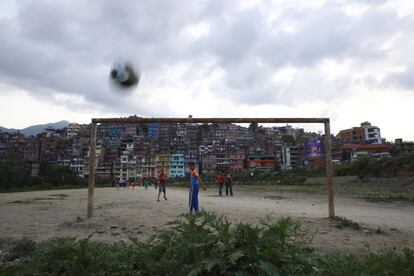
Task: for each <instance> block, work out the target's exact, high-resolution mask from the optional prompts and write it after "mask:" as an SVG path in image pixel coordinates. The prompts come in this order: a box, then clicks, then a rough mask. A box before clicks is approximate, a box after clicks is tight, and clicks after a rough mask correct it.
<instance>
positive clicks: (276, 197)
mask: <svg viewBox="0 0 414 276" xmlns="http://www.w3.org/2000/svg"><path fill="white" fill-rule="evenodd" d="M264 198H265V199H272V200H282V199H286V198H285V197H283V196H277V195H272V196H265V197H264Z"/></svg>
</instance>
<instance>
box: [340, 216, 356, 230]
mask: <svg viewBox="0 0 414 276" xmlns="http://www.w3.org/2000/svg"><path fill="white" fill-rule="evenodd" d="M333 220H334V221H335V222H336V225H335V227H336V228H339V229H343V228H351V229H354V230H360V229H361V226H360V225H359V224H358V223H357V222H355V221H353V220H351V219H348V218H345V217H335V218H333Z"/></svg>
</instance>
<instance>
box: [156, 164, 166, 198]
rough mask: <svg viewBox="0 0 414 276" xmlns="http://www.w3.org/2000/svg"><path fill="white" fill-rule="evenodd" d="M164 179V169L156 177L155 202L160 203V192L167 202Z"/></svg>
mask: <svg viewBox="0 0 414 276" xmlns="http://www.w3.org/2000/svg"><path fill="white" fill-rule="evenodd" d="M166 179H167V175H166V174H165V172H164V169H162V170H161V172H160V175H159V177H158V184H159V190H158V200H157V201H160V195H161V192H163V193H164V199H165V200H167V196H166V190H165V182H166Z"/></svg>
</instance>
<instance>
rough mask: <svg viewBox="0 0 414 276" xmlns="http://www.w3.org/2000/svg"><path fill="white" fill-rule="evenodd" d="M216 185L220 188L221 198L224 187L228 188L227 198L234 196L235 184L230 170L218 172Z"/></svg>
mask: <svg viewBox="0 0 414 276" xmlns="http://www.w3.org/2000/svg"><path fill="white" fill-rule="evenodd" d="M216 184H217V185H218V187H219V196H222V191H223V186H226V196H228V195H229V192H230V196H233V182H232V180H231V172H230V170H225V171H224V170H218V171H217V175H216Z"/></svg>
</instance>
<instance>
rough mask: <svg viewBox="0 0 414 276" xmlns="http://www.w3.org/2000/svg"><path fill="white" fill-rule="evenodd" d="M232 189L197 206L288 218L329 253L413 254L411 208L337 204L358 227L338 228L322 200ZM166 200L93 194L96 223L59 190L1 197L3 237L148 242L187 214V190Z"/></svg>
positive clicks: (171, 192) (81, 195) (76, 193)
mask: <svg viewBox="0 0 414 276" xmlns="http://www.w3.org/2000/svg"><path fill="white" fill-rule="evenodd" d="M252 189H253V188H246V187H238V186H236V187H235V188H234V190H235V191H234V193H235V196H234V197H226V196H223V197H218V196H217V191H216V190H215V189H209V190H208V191H207V192H201V193H200V206H201V207H202V208H203V209H205V210H207V211H214V212H217V213H219V214H222V215H225V216H226V217H228V218H229V219H233V220H241V221H245V222H252V223H257V222H258V221H259V219H260V218H263V217H264V216H265V215H266V214H272V217H274V219H277V218H278V217H281V216H292V217H294V218H297V219H298V220H300V221H301V222H303V226H304V228H306V229H308V230H309V233H310V235H311V236H312V235H314V238H313V242H312V245H313V246H314V247H316V248H318V249H322V250H325V251H328V252H333V251H343V252H353V253H366V252H369V251H374V252H375V251H378V250H381V249H384V248H397V249H400V248H402V247H404V246H407V247H410V248H414V205H413V204H408V203H370V202H367V201H363V200H359V199H352V198H344V197H336V214H337V216H341V217H346V218H348V219H351V220H353V221H355V222H357V223H359V225H360V226H361V229H359V230H356V229H352V228H350V227H345V228H342V229H339V228H337V227H336V226H338V224H339V222H336V221H332V220H329V219H327V218H326V217H327V202H326V198H325V196H321V195H310V194H298V193H294V194H293V193H286V192H284V193H283V194H281V193H280V192H275V191H272V189H271V188H268V189H262V190H260V189H256V190H252ZM167 193H168V200H167V201H164V200H162V201H161V202H157V201H156V191H155V190H154V187H150V189H149V190H148V191H145V190H144V189H143V188H142V187H137V188H136V190H135V191H132V190H130V189H123V188H120V189H119V191H117V190H116V189H113V188H97V189H96V190H95V216H94V217H93V218H92V219H86V218H85V216H86V202H87V190H86V189H75V190H58V191H38V192H24V193H4V194H0V225H1V227H0V237H2V238H3V240H14V239H21V238H23V237H27V238H30V239H33V240H36V241H42V240H46V239H50V238H53V237H63V236H76V237H87V236H88V235H91V234H93V239H95V240H99V241H104V242H112V241H120V240H124V241H128V240H129V237H136V238H138V239H146V238H147V237H148V236H150V235H151V234H152V233H153V232H154V231H155V230H156V229H158V228H159V227H162V226H163V225H164V224H165V223H166V222H168V221H170V220H172V219H173V218H175V217H176V216H177V215H179V214H181V213H184V212H186V211H187V201H188V194H187V193H188V192H187V190H186V189H181V188H169V189H168V190H167Z"/></svg>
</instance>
